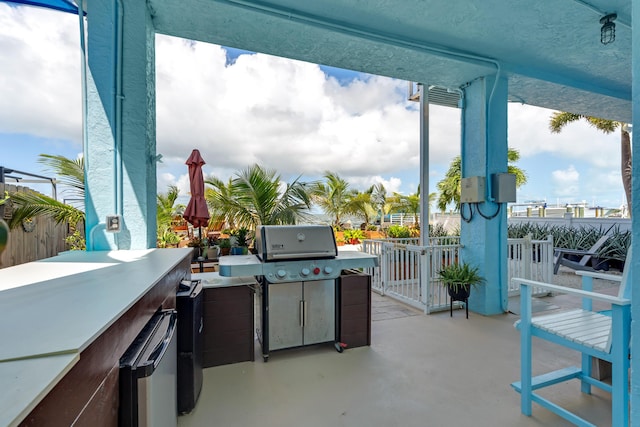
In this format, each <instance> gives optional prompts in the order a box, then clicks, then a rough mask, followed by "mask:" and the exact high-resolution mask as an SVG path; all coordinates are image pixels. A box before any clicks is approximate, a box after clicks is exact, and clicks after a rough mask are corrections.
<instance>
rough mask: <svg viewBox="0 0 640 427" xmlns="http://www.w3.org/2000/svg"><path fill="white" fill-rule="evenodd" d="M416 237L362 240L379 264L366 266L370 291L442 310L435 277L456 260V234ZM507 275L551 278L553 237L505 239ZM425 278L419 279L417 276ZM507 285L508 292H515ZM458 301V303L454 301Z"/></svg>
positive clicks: (445, 300) (442, 292) (445, 298)
mask: <svg viewBox="0 0 640 427" xmlns="http://www.w3.org/2000/svg"><path fill="white" fill-rule="evenodd" d="M417 241H418V239H385V240H365V241H363V242H362V250H363V252H366V253H370V254H374V255H377V256H378V261H379V267H376V268H370V269H367V273H368V274H370V275H371V282H372V288H373V290H374V291H376V292H378V293H380V294H382V295H388V296H391V297H393V298H396V299H398V300H400V301H403V302H405V303H406V304H409V305H411V306H413V307H416V308H419V309H421V310H424V312H425V313H427V314H428V313H432V312H435V311H442V310H446V309H448V307H449V295H448V294H447V291H446V289H445V288H444V287H443V286H442V283H441V281H440V279H439V277H438V272H439V271H440V269H441V268H442V266H444V265H449V264H452V263H457V262H458V255H459V250H460V248H461V245H460V238H459V237H457V236H455V237H432V238H430V239H429V245H428V246H418V245H417ZM507 256H508V258H509V259H508V267H509V268H508V278H509V286H511V277H525V278H531V279H533V280H540V281H544V282H551V278H552V276H551V275H552V274H553V239H552V238H551V237H549V239H547V240H541V241H532V240H531V239H530V238H524V239H508V245H507ZM423 277H424V278H425V280H421V278H423ZM515 292H516V290H515V289H513V290H512V289H511V287H510V288H509V295H510V296H511V295H515V294H516V293H515ZM456 304H459V303H456Z"/></svg>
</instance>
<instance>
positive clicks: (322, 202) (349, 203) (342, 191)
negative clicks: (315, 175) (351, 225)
mask: <svg viewBox="0 0 640 427" xmlns="http://www.w3.org/2000/svg"><path fill="white" fill-rule="evenodd" d="M324 178H325V180H326V183H324V182H318V183H316V184H315V185H314V186H313V187H312V189H311V197H312V199H313V201H314V202H315V203H317V204H318V205H319V206H320V208H321V209H322V210H323V211H324V213H325V214H326V215H328V216H330V217H332V218H333V221H332V222H333V225H334V226H335V227H340V226H341V218H342V217H343V216H344V215H349V214H354V213H355V212H356V211H357V208H356V204H357V203H356V202H354V198H355V197H356V195H357V194H358V192H357V191H355V190H351V189H350V188H349V183H348V182H347V181H345V180H344V179H342V178H340V177H339V176H338V175H337V174H335V173H333V172H329V171H327V172H325V174H324Z"/></svg>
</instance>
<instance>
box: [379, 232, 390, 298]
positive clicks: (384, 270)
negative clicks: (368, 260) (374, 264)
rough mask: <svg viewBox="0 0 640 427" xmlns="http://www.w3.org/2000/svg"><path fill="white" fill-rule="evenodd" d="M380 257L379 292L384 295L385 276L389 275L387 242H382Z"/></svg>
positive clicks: (385, 286)
mask: <svg viewBox="0 0 640 427" xmlns="http://www.w3.org/2000/svg"><path fill="white" fill-rule="evenodd" d="M380 258H381V263H380V285H381V286H380V294H381V295H383V296H384V294H385V291H386V288H387V277H388V276H389V271H388V270H389V250H388V245H387V243H383V244H382V250H381V257H380Z"/></svg>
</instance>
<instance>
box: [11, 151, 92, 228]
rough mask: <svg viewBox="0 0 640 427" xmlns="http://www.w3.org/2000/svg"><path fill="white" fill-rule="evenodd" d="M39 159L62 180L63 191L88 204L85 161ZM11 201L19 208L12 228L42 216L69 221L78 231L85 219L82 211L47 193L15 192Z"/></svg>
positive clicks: (51, 156)
mask: <svg viewBox="0 0 640 427" xmlns="http://www.w3.org/2000/svg"><path fill="white" fill-rule="evenodd" d="M39 157H40V158H39V159H38V162H40V163H42V164H44V165H45V166H46V167H47V168H48V169H49V170H50V171H52V172H53V173H54V174H55V175H57V176H58V177H59V178H58V181H59V182H60V183H61V184H63V186H65V188H64V190H63V191H64V192H65V193H67V194H68V195H70V196H72V197H70V198H71V199H74V200H81V201H82V202H83V203H84V160H83V159H82V158H78V159H75V160H72V159H69V158H67V157H64V156H58V155H50V154H40V156H39ZM10 198H11V201H12V203H13V204H14V205H15V206H16V209H15V210H14V211H13V216H12V218H11V220H10V222H9V226H10V227H11V228H15V227H17V226H18V225H20V224H21V223H22V221H23V220H25V219H28V218H32V217H36V216H40V215H44V216H48V217H51V218H53V219H54V220H55V221H56V222H57V223H63V222H68V223H69V224H70V225H71V226H72V227H74V228H75V227H77V225H78V223H79V222H81V221H84V218H85V214H84V212H83V211H81V210H80V209H78V208H75V207H73V206H70V205H67V204H66V203H62V202H59V201H58V200H56V199H54V198H52V197H49V196H45V195H44V194H40V193H36V192H32V191H28V192H25V193H12V194H11V195H10Z"/></svg>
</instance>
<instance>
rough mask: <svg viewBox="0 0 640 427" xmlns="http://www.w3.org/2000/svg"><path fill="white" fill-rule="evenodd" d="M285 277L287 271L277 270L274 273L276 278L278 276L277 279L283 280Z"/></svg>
mask: <svg viewBox="0 0 640 427" xmlns="http://www.w3.org/2000/svg"><path fill="white" fill-rule="evenodd" d="M286 275H287V271H286V270H278V271H276V276H278V277H279V278H281V279H282V278H284V277H285V276H286Z"/></svg>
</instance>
